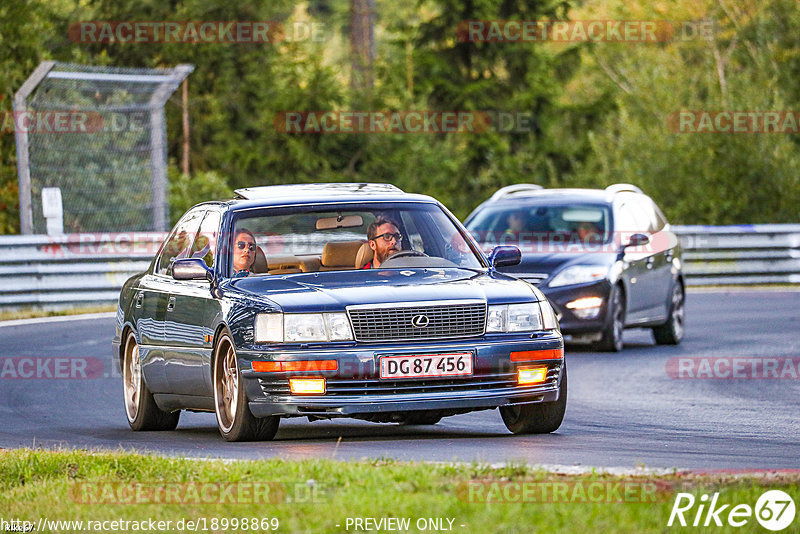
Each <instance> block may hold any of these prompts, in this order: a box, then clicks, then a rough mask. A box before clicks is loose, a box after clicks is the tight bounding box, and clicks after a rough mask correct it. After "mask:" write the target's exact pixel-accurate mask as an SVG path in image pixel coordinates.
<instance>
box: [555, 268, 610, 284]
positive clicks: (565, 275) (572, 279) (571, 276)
mask: <svg viewBox="0 0 800 534" xmlns="http://www.w3.org/2000/svg"><path fill="white" fill-rule="evenodd" d="M606 274H608V267H607V266H605V265H573V266H572V267H567V268H566V269H564V270H563V271H561V272H560V273H558V274H557V275H555V277H553V279H552V280H551V281H550V283H549V284H548V285H549V286H550V287H560V286H571V285H573V284H585V283H587V282H594V281H596V280H602V279H603V278H605V277H606Z"/></svg>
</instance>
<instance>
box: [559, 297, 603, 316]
mask: <svg viewBox="0 0 800 534" xmlns="http://www.w3.org/2000/svg"><path fill="white" fill-rule="evenodd" d="M602 305H603V299H601V298H600V297H584V298H580V299H577V300H573V301H572V302H568V303H567V309H570V310H572V313H573V315H575V317H577V318H578V319H594V318H595V317H597V315H598V314H599V313H600V307H601V306H602Z"/></svg>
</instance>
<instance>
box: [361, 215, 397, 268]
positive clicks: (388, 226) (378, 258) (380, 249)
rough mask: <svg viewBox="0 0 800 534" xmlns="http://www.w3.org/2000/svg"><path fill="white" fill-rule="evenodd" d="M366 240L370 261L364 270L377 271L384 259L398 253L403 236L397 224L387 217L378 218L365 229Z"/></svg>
mask: <svg viewBox="0 0 800 534" xmlns="http://www.w3.org/2000/svg"><path fill="white" fill-rule="evenodd" d="M367 239H368V240H369V248H371V249H372V252H373V255H372V261H370V262H369V263H367V264H366V265H365V266H364V269H377V268H378V267H380V266H381V264H382V263H383V262H384V261H386V259H387V258H388V257H389V256H391V255H392V254H395V253H397V252H400V247H401V242H402V241H403V236H402V235H400V230H399V229H398V228H397V224H395V222H394V221H392V220H391V219H389V218H388V217H384V216H379V217H378V218H377V219H375V220H374V221H373V223H372V224H370V225H369V228H367Z"/></svg>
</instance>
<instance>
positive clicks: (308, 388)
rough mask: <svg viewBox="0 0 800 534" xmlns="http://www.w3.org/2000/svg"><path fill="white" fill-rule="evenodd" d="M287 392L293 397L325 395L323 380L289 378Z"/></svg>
mask: <svg viewBox="0 0 800 534" xmlns="http://www.w3.org/2000/svg"><path fill="white" fill-rule="evenodd" d="M289 390H290V391H291V392H292V394H293V395H311V394H322V393H325V379H324V378H290V379H289Z"/></svg>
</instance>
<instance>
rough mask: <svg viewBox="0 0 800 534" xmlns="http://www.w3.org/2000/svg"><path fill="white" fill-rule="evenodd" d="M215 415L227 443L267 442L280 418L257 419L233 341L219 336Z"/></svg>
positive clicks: (216, 351)
mask: <svg viewBox="0 0 800 534" xmlns="http://www.w3.org/2000/svg"><path fill="white" fill-rule="evenodd" d="M213 384H214V413H215V414H216V416H217V426H218V427H219V432H220V434H222V437H223V438H225V439H226V440H227V441H266V440H271V439H272V438H274V437H275V434H276V433H277V432H278V424H279V423H280V418H278V417H276V416H271V417H263V418H258V417H255V416H253V414H252V413H251V412H250V408H249V407H248V406H247V395H246V394H245V390H244V389H245V388H244V384H243V383H242V378H241V373H240V372H239V364H238V361H237V358H236V350H235V349H234V346H233V340H232V339H231V336H230V334H228V333H227V332H225V333H223V334H221V335H220V337H219V340H218V342H217V346H216V350H215V352H214V374H213Z"/></svg>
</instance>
